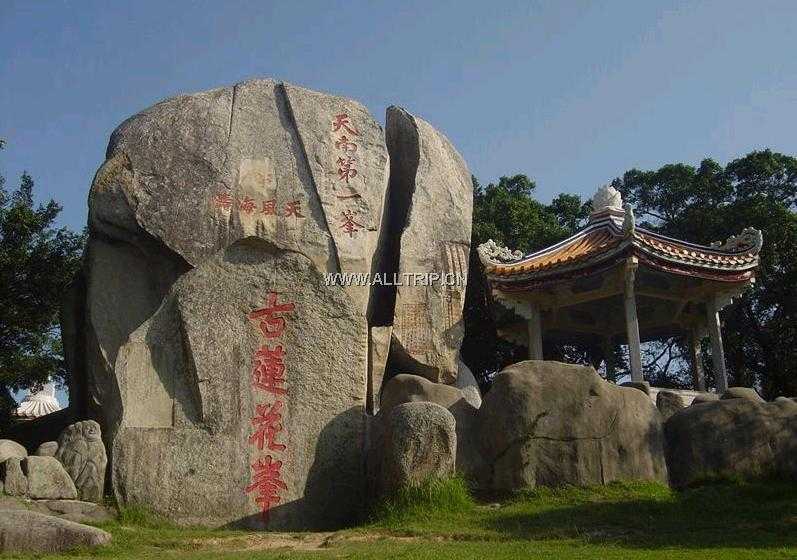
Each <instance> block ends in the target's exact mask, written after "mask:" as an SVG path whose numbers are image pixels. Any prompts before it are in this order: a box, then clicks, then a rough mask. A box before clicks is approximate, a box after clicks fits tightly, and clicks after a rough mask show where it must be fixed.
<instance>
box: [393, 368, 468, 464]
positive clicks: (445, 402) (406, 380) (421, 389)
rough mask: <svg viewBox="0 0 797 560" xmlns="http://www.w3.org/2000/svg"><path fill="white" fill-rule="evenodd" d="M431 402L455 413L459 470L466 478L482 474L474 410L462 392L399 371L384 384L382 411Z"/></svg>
mask: <svg viewBox="0 0 797 560" xmlns="http://www.w3.org/2000/svg"><path fill="white" fill-rule="evenodd" d="M408 402H433V403H435V404H439V405H440V406H442V407H444V408H446V409H448V411H449V412H451V414H453V415H454V418H455V420H456V431H457V462H456V468H457V471H458V472H459V473H461V474H462V475H464V476H465V477H467V478H469V479H478V478H479V477H481V476H482V469H483V461H482V458H481V454H480V450H479V444H478V441H477V439H476V411H477V409H476V408H475V407H474V406H473V405H472V404H470V403H469V402H468V400H467V398H466V395H465V393H464V392H463V391H462V390H460V389H457V388H456V387H454V386H452V385H444V384H442V383H434V382H433V381H429V380H428V379H426V378H424V377H420V376H418V375H410V374H400V375H397V376H395V377H393V378H392V379H391V380H390V381H388V382H387V383H386V384H385V388H384V390H383V392H382V410H383V411H385V412H388V411H390V410H391V409H392V408H394V407H396V406H399V405H400V404H402V403H408Z"/></svg>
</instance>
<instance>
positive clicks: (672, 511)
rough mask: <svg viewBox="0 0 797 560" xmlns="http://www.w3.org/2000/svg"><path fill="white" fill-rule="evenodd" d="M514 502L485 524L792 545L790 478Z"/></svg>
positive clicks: (523, 535) (624, 540)
mask: <svg viewBox="0 0 797 560" xmlns="http://www.w3.org/2000/svg"><path fill="white" fill-rule="evenodd" d="M532 499H533V498H532ZM515 504H517V502H515ZM517 507H518V506H515V507H511V506H510V507H507V508H506V509H507V512H506V514H503V515H502V514H501V512H500V510H499V512H496V514H495V515H491V516H490V517H489V518H486V519H484V520H483V521H482V525H483V526H484V527H485V528H487V529H490V530H493V531H496V532H498V533H499V534H501V535H503V536H504V537H505V538H511V539H520V540H549V539H561V538H573V539H580V540H585V541H587V542H589V543H591V544H607V545H620V546H626V547H631V548H638V549H662V548H673V547H675V548H688V549H704V548H743V549H769V548H781V547H794V546H797V483H793V482H769V483H749V484H740V485H734V484H729V483H718V484H708V485H705V486H703V487H700V488H695V489H691V490H686V491H683V492H680V493H677V494H675V495H674V496H673V497H672V499H667V500H659V499H654V498H650V499H645V498H640V499H631V500H627V501H619V502H611V503H609V502H591V503H583V504H577V505H570V506H567V507H559V508H557V507H552V509H548V510H544V511H540V512H535V513H528V514H523V513H518V512H517ZM519 507H522V506H519ZM502 509H503V508H502Z"/></svg>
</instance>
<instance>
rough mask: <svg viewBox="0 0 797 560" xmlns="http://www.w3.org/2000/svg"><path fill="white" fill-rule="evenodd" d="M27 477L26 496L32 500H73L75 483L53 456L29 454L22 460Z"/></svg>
mask: <svg viewBox="0 0 797 560" xmlns="http://www.w3.org/2000/svg"><path fill="white" fill-rule="evenodd" d="M22 471H23V472H24V473H25V475H26V476H27V478H28V497H29V498H32V499H34V500H74V499H76V498H77V490H76V489H75V483H74V482H73V481H72V478H70V476H69V474H68V473H67V472H66V470H64V467H63V465H61V463H60V462H59V461H58V459H56V458H55V457H39V456H31V457H27V458H25V459H23V460H22Z"/></svg>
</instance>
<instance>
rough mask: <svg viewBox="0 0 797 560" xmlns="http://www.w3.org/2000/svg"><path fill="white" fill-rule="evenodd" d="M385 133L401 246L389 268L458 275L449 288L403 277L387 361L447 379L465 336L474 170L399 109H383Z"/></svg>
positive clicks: (393, 218)
mask: <svg viewBox="0 0 797 560" xmlns="http://www.w3.org/2000/svg"><path fill="white" fill-rule="evenodd" d="M386 137H387V145H388V149H389V150H390V154H391V168H390V197H391V198H390V208H389V211H390V213H391V214H390V216H389V221H390V226H391V228H393V231H392V232H391V233H392V236H393V237H395V240H396V242H398V243H399V248H398V253H399V254H398V258H397V262H395V263H394V266H395V268H394V269H393V270H394V271H395V272H397V273H398V274H400V275H403V274H415V273H437V274H439V275H448V278H449V279H450V278H456V277H457V275H459V277H460V281H459V282H452V284H453V285H444V283H442V282H431V285H428V286H425V285H421V284H420V283H418V282H416V281H415V280H408V281H407V282H403V285H400V286H398V288H397V291H396V297H395V311H394V322H393V340H394V342H395V344H393V345H392V346H391V358H390V361H391V362H392V364H393V365H394V369H396V370H397V371H401V372H403V373H414V374H417V375H423V376H424V377H426V378H428V379H430V380H432V381H437V382H446V383H451V382H453V381H454V379H455V378H456V376H457V370H458V366H457V357H458V352H459V347H460V345H461V343H462V336H463V334H464V328H463V323H462V306H463V304H464V298H465V283H466V282H465V281H464V278H465V277H466V276H467V272H468V253H469V249H470V233H471V218H470V217H471V215H472V210H473V184H472V181H471V174H470V172H469V171H468V168H467V166H466V165H465V162H464V161H463V159H462V157H461V156H460V155H459V154H458V153H457V151H456V150H455V149H454V147H453V146H452V145H451V143H450V142H449V141H448V139H446V137H445V136H443V135H442V134H441V133H439V132H438V131H436V130H435V129H434V128H432V127H431V126H430V125H429V123H427V122H426V121H424V120H422V119H420V118H418V117H415V116H413V115H411V114H410V113H408V112H407V111H405V110H404V109H401V108H399V107H389V108H388V110H387V121H386ZM393 252H394V253H395V252H396V251H395V250H394V251H393ZM413 278H414V277H413ZM414 284H417V285H414Z"/></svg>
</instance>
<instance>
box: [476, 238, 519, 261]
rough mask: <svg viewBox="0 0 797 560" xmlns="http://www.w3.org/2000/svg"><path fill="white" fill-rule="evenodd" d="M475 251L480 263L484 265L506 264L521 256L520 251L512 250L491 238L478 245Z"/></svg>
mask: <svg viewBox="0 0 797 560" xmlns="http://www.w3.org/2000/svg"><path fill="white" fill-rule="evenodd" d="M476 251H477V252H478V253H479V259H481V261H482V264H483V265H485V266H487V265H494V264H506V263H510V262H513V261H518V260H520V259H522V258H523V253H522V252H521V251H512V250H511V249H509V248H507V247H504V246H503V245H499V244H498V243H496V242H495V241H493V240H492V239H489V240H487V242H486V243H482V244H481V245H479V247H478V248H477V249H476Z"/></svg>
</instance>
